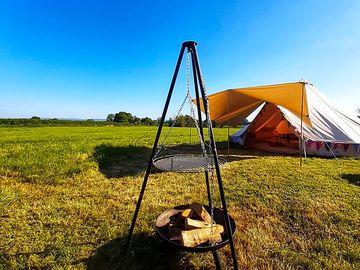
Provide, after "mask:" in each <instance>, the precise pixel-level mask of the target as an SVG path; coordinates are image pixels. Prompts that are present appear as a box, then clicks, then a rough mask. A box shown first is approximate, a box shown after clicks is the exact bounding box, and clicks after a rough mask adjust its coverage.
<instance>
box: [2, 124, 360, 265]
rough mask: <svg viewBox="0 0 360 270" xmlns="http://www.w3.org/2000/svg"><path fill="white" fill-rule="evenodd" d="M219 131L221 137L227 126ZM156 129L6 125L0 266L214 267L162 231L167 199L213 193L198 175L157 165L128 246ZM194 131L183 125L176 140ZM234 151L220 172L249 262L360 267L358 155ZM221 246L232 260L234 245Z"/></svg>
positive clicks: (240, 248) (242, 261)
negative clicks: (168, 244)
mask: <svg viewBox="0 0 360 270" xmlns="http://www.w3.org/2000/svg"><path fill="white" fill-rule="evenodd" d="M166 132H167V129H165V130H164V132H163V134H166ZM215 132H216V134H215V136H216V139H217V140H218V142H219V145H220V146H221V147H224V146H225V145H226V143H225V142H224V141H226V138H227V129H216V130H215ZM155 133H156V128H155V127H40V128H0V269H29V268H31V269H213V268H214V264H213V259H212V256H211V254H190V253H181V252H178V251H175V250H169V249H168V248H164V246H163V244H162V243H161V242H160V241H158V240H157V239H156V236H155V235H154V222H155V219H156V217H157V216H158V215H159V214H160V213H161V212H162V211H163V210H165V209H167V208H169V207H172V206H175V205H179V204H185V203H190V202H194V201H198V202H201V203H206V187H205V181H204V180H203V176H202V174H175V173H159V172H154V173H153V174H151V175H150V180H149V183H148V186H147V189H146V192H145V196H144V200H143V204H142V207H141V210H140V214H139V217H138V221H137V224H136V227H135V234H134V238H133V241H132V245H131V250H130V252H128V254H127V255H122V254H121V247H122V245H123V244H124V241H125V238H126V236H127V232H128V228H129V225H130V222H131V218H132V215H133V212H134V209H135V203H136V201H137V198H138V195H139V191H140V187H141V184H142V180H143V176H144V170H145V168H146V165H147V161H148V157H149V155H150V151H151V147H152V144H153V141H154V137H155ZM188 134H189V129H188V128H175V129H174V130H173V132H172V133H171V136H169V138H168V143H188V142H189V137H188ZM192 134H193V135H194V134H195V130H193V132H192ZM194 138H195V136H194ZM221 147H220V148H221ZM219 152H220V153H221V154H224V153H226V152H227V150H226V149H225V148H221V149H219ZM231 154H232V155H231V157H230V162H229V163H227V164H226V165H225V166H224V168H223V169H222V176H223V182H224V188H225V193H226V197H227V202H228V206H229V211H230V214H231V216H232V217H233V218H234V219H235V221H236V225H237V232H236V236H235V246H236V249H237V254H238V262H239V265H240V268H241V269H359V268H360V229H359V227H360V187H359V180H360V166H359V165H360V161H359V160H355V159H350V158H349V159H339V160H335V159H321V158H308V159H306V160H305V162H304V164H303V166H302V168H300V167H299V160H298V158H297V157H285V156H276V155H271V154H264V153H261V152H254V151H245V150H238V149H235V150H232V152H231ZM215 204H216V205H217V206H218V207H219V206H220V200H219V197H218V196H217V197H215ZM220 255H221V261H222V264H223V265H224V266H226V267H227V268H231V260H230V250H229V248H228V247H226V248H223V249H222V250H221V252H220Z"/></svg>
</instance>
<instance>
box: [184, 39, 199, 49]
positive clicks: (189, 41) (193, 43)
mask: <svg viewBox="0 0 360 270" xmlns="http://www.w3.org/2000/svg"><path fill="white" fill-rule="evenodd" d="M182 45H183V46H184V47H187V48H189V47H190V46H196V45H197V42H196V41H193V40H188V41H185V42H183V44H182Z"/></svg>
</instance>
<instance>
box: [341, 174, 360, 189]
mask: <svg viewBox="0 0 360 270" xmlns="http://www.w3.org/2000/svg"><path fill="white" fill-rule="evenodd" d="M341 178H342V179H345V180H347V181H348V182H349V183H350V184H353V185H356V186H360V174H342V175H341Z"/></svg>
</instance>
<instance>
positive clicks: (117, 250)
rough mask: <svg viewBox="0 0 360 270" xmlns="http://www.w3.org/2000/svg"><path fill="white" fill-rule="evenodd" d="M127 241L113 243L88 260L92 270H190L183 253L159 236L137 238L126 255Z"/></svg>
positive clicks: (143, 235) (88, 267)
mask: <svg viewBox="0 0 360 270" xmlns="http://www.w3.org/2000/svg"><path fill="white" fill-rule="evenodd" d="M126 237H127V236H125V237H123V238H117V239H113V240H111V241H110V242H108V243H106V244H105V245H103V246H101V247H99V248H98V249H97V250H96V251H95V253H94V255H92V256H91V257H89V258H88V260H87V261H86V266H87V269H88V270H97V269H103V270H110V269H111V270H121V269H126V270H131V269H136V270H140V269H144V270H145V269H159V270H160V269H186V267H185V268H184V267H182V268H180V265H181V264H183V263H184V258H183V253H182V252H180V251H178V250H175V249H172V248H171V247H170V248H169V246H168V245H167V244H166V243H164V242H162V241H160V240H159V239H158V238H157V236H156V235H146V234H134V235H133V236H132V241H131V247H130V248H129V250H128V252H127V253H126V254H123V247H124V244H125V241H126Z"/></svg>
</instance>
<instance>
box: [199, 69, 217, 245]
mask: <svg viewBox="0 0 360 270" xmlns="http://www.w3.org/2000/svg"><path fill="white" fill-rule="evenodd" d="M199 75H200V78H201V84H202V87H203V90H204V95H205V101H206V120H207V124H208V136H209V140H211V139H212V138H211V130H212V123H211V118H210V110H209V99H208V96H207V94H206V86H205V81H204V79H203V76H202V74H201V71H200V74H199ZM204 107H205V104H204ZM214 143H215V142H214ZM208 147H209V154H210V164H209V167H208V169H210V170H211V176H210V186H211V187H210V191H209V192H210V200H211V201H212V202H213V200H212V197H213V195H214V194H215V183H214V169H215V164H214V163H215V161H214V155H213V149H212V147H211V143H209V145H208ZM211 206H212V207H211V208H210V215H211V234H212V233H213V225H214V223H215V222H214V204H213V203H212V205H211ZM212 245H215V243H213V244H212Z"/></svg>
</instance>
